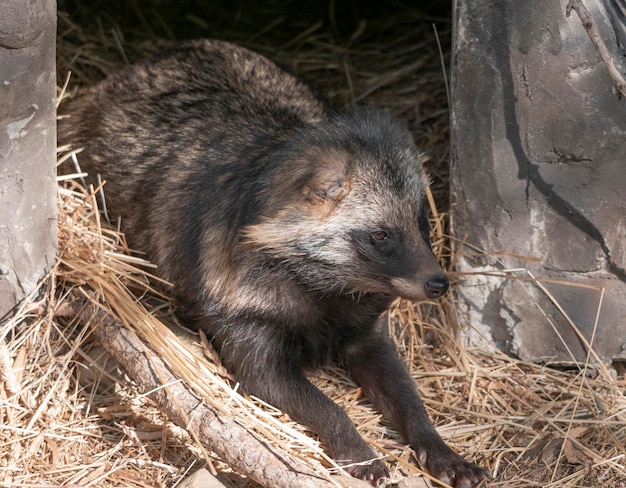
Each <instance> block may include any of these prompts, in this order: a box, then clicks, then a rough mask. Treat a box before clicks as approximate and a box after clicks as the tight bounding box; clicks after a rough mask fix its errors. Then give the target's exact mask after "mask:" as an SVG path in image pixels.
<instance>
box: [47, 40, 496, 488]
mask: <svg viewBox="0 0 626 488" xmlns="http://www.w3.org/2000/svg"><path fill="white" fill-rule="evenodd" d="M64 113H65V114H66V115H67V117H65V118H62V120H61V121H60V123H59V138H60V142H61V143H62V144H67V143H71V144H72V145H73V146H74V147H84V148H85V149H84V151H83V152H82V153H81V154H80V162H81V165H82V167H83V169H84V170H85V171H87V172H88V173H89V174H90V175H96V174H100V175H101V176H102V178H103V179H104V180H106V186H105V188H106V195H107V200H106V201H107V205H108V210H109V215H110V216H111V217H112V218H117V217H121V222H122V225H123V229H124V231H125V232H126V234H127V236H128V240H129V243H130V244H131V246H132V247H133V248H135V249H139V250H142V251H145V252H146V253H147V255H148V257H149V258H150V259H151V260H152V261H153V262H155V263H156V264H157V265H158V273H159V274H160V276H161V277H163V278H164V279H166V280H168V281H170V282H171V283H173V284H174V290H175V293H176V295H177V297H178V299H179V301H180V304H181V309H182V310H184V313H185V315H186V317H187V319H189V323H193V325H194V326H195V327H199V328H201V329H203V330H204V331H206V333H207V334H208V335H209V336H210V337H211V339H212V341H213V343H214V344H215V346H216V348H217V350H218V351H219V352H220V355H221V358H222V361H223V363H224V365H225V366H226V367H227V368H228V369H229V370H230V371H231V372H232V373H233V374H234V375H235V377H236V378H237V380H238V381H239V382H240V383H241V385H242V386H243V388H244V389H245V391H246V392H248V393H250V394H254V395H255V396H257V397H259V398H261V399H263V400H265V401H267V402H268V403H270V404H272V405H275V406H276V407H279V408H280V409H282V410H283V411H285V412H286V413H288V414H289V415H290V416H291V417H292V418H293V419H295V420H297V421H299V422H301V423H302V424H305V425H307V426H309V427H310V428H312V429H313V430H314V431H315V432H317V433H318V434H319V436H320V438H321V439H322V441H323V442H324V444H325V445H326V446H327V448H328V449H329V451H330V452H331V453H332V455H333V456H334V457H335V458H336V459H337V460H338V461H339V462H341V463H343V464H345V465H346V466H347V467H346V469H347V470H348V471H349V472H350V473H351V474H352V475H353V476H356V477H359V478H364V479H367V480H370V481H372V482H374V483H376V482H377V481H378V480H381V478H385V477H387V476H388V471H387V468H386V467H385V465H384V463H383V462H382V461H381V460H377V459H375V458H376V453H375V452H373V450H372V449H371V448H370V447H368V445H367V444H366V443H365V441H364V440H363V439H362V438H361V437H360V435H359V434H358V433H357V431H356V429H355V428H354V426H353V424H352V423H351V421H350V420H349V418H348V416H347V415H346V413H345V412H344V411H343V410H342V409H341V408H340V407H339V406H337V405H336V404H335V403H333V402H332V401H331V400H330V399H328V398H327V397H326V396H325V395H323V394H322V393H321V392H320V391H319V390H318V389H317V388H315V387H314V386H313V385H312V384H311V383H310V382H309V381H308V380H307V379H306V377H305V375H304V374H303V371H305V370H307V369H310V368H315V367H318V366H321V365H323V364H326V363H328V362H329V361H334V362H336V363H339V364H341V365H343V366H344V367H345V368H346V370H347V371H348V372H349V374H350V375H351V377H352V378H353V379H354V381H355V382H356V383H358V384H359V385H360V386H361V387H362V389H363V391H364V392H365V393H366V394H367V396H368V397H369V398H371V399H372V401H373V402H374V403H375V404H376V405H377V407H378V408H379V409H380V411H381V412H382V413H383V414H384V415H385V416H386V417H387V418H388V419H389V420H390V421H391V422H392V423H393V425H394V426H395V427H396V428H397V429H398V430H399V431H400V432H401V433H402V435H403V436H404V438H405V439H406V441H407V442H408V443H409V444H410V446H411V447H412V448H413V449H414V450H415V453H416V456H417V459H418V460H419V463H420V465H421V466H422V467H423V468H424V469H426V470H428V471H429V472H430V473H431V474H432V475H433V476H435V477H437V478H438V479H439V480H442V481H444V482H446V483H448V484H450V485H453V486H457V487H472V486H475V485H476V484H477V483H479V482H480V481H481V480H482V479H483V478H484V476H485V472H484V471H483V470H482V469H480V468H478V467H476V466H474V465H472V464H470V463H468V462H466V461H464V460H463V459H462V458H461V457H460V456H458V455H457V454H456V453H454V452H453V451H452V450H451V449H450V448H449V447H447V446H446V444H445V443H444V442H443V441H442V439H441V438H440V437H439V435H438V434H437V432H436V430H435V429H434V427H433V425H432V423H431V422H430V420H429V418H428V416H427V414H426V411H425V409H424V406H423V404H422V402H421V400H420V397H419V394H418V391H417V388H416V386H415V383H414V382H413V380H412V379H411V376H410V375H409V373H408V372H407V370H406V368H405V366H404V364H403V363H402V362H401V360H400V358H399V357H398V355H397V353H396V351H395V349H394V345H393V343H392V341H391V340H390V338H389V337H388V333H387V328H386V325H385V321H384V320H380V319H379V316H380V315H381V313H382V312H383V311H385V309H386V308H387V307H388V306H389V304H390V303H391V301H392V300H393V299H394V297H397V296H400V297H404V298H407V299H413V300H420V299H426V298H428V299H433V298H437V297H440V296H441V295H443V294H444V293H445V292H446V290H447V288H448V280H447V278H446V276H445V274H444V273H443V272H442V270H441V268H440V267H439V265H438V264H437V262H436V260H435V257H434V256H433V254H432V251H431V249H430V243H429V238H428V224H427V215H426V210H425V208H424V203H423V200H424V195H425V191H426V186H427V178H426V177H425V175H424V173H423V171H422V169H421V165H420V160H421V159H422V156H421V154H420V152H419V151H418V150H417V149H416V148H415V147H414V145H413V143H412V140H411V136H410V134H409V132H408V130H407V128H406V127H405V126H404V125H403V124H402V123H400V122H398V121H397V120H395V119H393V118H392V117H391V116H390V115H389V114H388V113H387V112H385V111H375V110H357V111H353V112H350V113H348V114H338V113H335V112H333V111H332V110H330V109H329V108H328V107H327V106H326V104H325V103H324V102H322V101H321V100H320V99H319V98H318V97H317V96H315V95H314V94H313V92H312V91H311V89H310V88H309V87H308V86H307V85H306V84H304V83H303V82H302V81H300V80H299V79H297V78H296V77H294V76H292V75H290V74H288V73H286V72H285V71H283V70H281V69H280V68H278V67H277V66H276V65H274V64H273V63H272V62H271V61H269V60H268V59H266V58H264V57H262V56H260V55H259V54H256V53H253V52H251V51H248V50H246V49H243V48H241V47H237V46H234V45H231V44H228V43H225V42H219V41H195V42H190V43H186V44H183V45H181V46H179V47H177V48H174V49H172V50H170V51H167V52H166V53H163V54H162V55H160V56H157V57H156V58H153V59H151V60H149V61H147V62H144V63H141V64H137V65H134V66H131V67H129V68H127V69H125V70H123V71H122V72H121V73H119V74H117V75H116V76H112V77H110V78H109V79H107V80H105V81H104V82H102V83H100V84H98V85H96V86H95V87H93V88H92V89H91V90H90V91H88V92H87V93H85V94H84V95H83V96H81V97H78V98H76V99H75V100H73V101H70V102H69V104H67V105H66V108H65V110H64ZM381 481H383V480H381Z"/></svg>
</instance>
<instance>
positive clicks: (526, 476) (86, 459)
mask: <svg viewBox="0 0 626 488" xmlns="http://www.w3.org/2000/svg"><path fill="white" fill-rule="evenodd" d="M87 3H88V4H87ZM338 3H339V2H338ZM333 5H335V4H334V3H333V2H330V7H329V4H327V3H325V2H319V3H313V2H311V8H310V11H308V13H307V14H306V15H305V14H303V9H302V7H301V6H300V3H299V2H293V3H283V4H280V3H278V2H272V1H268V2H260V3H253V2H233V3H232V5H231V6H230V7H218V6H217V2H215V5H214V2H204V3H202V4H201V5H197V4H195V3H193V2H191V1H178V2H173V1H169V2H167V1H161V2H157V1H154V2H115V1H112V2H107V5H106V6H105V5H104V3H102V4H101V3H100V2H85V4H83V3H82V2H81V1H80V0H74V1H67V2H60V5H59V7H60V12H59V45H58V58H59V60H58V67H59V82H60V84H61V85H64V83H63V82H64V80H65V76H66V74H67V73H68V72H69V71H71V72H72V78H71V80H70V82H69V85H68V89H67V92H66V95H67V93H68V92H71V91H73V90H74V89H76V88H77V87H79V86H83V85H89V84H92V83H94V82H96V81H97V80H98V79H101V78H102V77H104V76H106V74H108V73H111V72H114V71H116V70H117V69H119V68H120V67H122V66H123V65H124V64H126V63H128V62H132V61H134V60H136V59H140V58H142V57H144V56H146V55H148V54H150V53H152V52H155V51H157V50H159V49H160V48H162V47H164V46H167V45H168V44H171V42H173V41H174V40H176V39H182V38H189V37H200V36H202V37H219V38H223V39H229V40H233V41H235V42H239V43H241V44H244V45H247V46H249V47H252V48H254V49H256V50H259V51H261V52H263V53H264V54H267V55H268V56H270V57H271V58H273V59H275V60H277V61H279V62H280V63H282V64H284V65H286V66H288V67H290V68H291V69H293V70H294V71H296V72H298V73H300V74H301V75H302V76H304V77H306V78H308V79H310V80H312V81H314V82H315V83H316V84H317V85H318V86H320V88H321V89H322V90H323V91H325V92H327V93H328V94H329V97H330V98H331V100H332V101H333V102H334V103H336V104H337V105H339V106H347V105H350V104H353V103H373V104H378V105H384V106H388V107H390V108H391V109H392V110H393V111H394V112H395V113H397V114H398V115H400V116H401V117H404V118H405V119H406V120H408V121H409V123H410V126H411V128H412V130H413V133H414V134H415V138H416V141H417V142H418V144H419V145H420V146H421V147H422V148H424V149H425V150H426V151H427V152H429V154H430V156H431V160H430V162H429V163H428V166H429V171H430V172H431V173H432V174H433V175H434V184H433V195H434V198H433V202H432V208H433V211H434V216H433V220H432V224H433V236H434V240H435V249H436V251H437V253H438V254H439V256H440V257H441V259H442V262H444V263H447V264H449V263H450V262H452V261H453V256H450V251H449V249H450V240H451V238H450V237H449V236H448V235H447V233H446V232H447V215H446V212H447V208H448V203H447V202H448V195H447V147H448V141H447V138H448V135H447V124H448V113H447V109H446V107H447V100H446V90H445V82H444V77H443V75H442V70H441V59H442V57H441V55H440V49H439V46H438V43H437V39H436V35H435V31H434V30H433V24H434V25H436V27H437V31H438V33H439V37H440V39H441V44H442V52H443V59H444V61H445V62H447V56H448V50H449V37H450V20H449V16H448V12H447V9H442V8H430V9H428V8H425V9H423V10H420V9H417V8H415V7H410V6H407V5H408V2H407V5H403V4H402V3H398V2H393V3H392V2H389V3H380V4H379V6H378V7H376V8H372V9H369V8H365V9H361V10H358V11H357V9H356V7H354V6H353V5H352V6H351V7H349V8H348V7H345V8H346V10H345V11H344V10H342V9H341V8H340V7H339V6H335V8H334V9H333V8H332V6H333ZM346 5H348V3H347V2H346ZM350 5H351V4H350ZM342 8H343V7H342ZM60 92H62V90H60ZM62 96H65V95H60V98H61V97H62ZM74 158H75V159H76V160H78V161H80V153H78V154H76V155H72V154H70V153H68V152H67V151H66V150H65V149H64V148H59V161H60V162H63V161H67V162H66V163H64V164H68V162H71V161H72V160H73V159H74ZM151 271H152V268H150V266H149V264H148V263H145V262H143V260H142V259H141V258H139V257H137V256H136V255H135V256H129V255H128V250H127V248H126V245H125V242H124V239H123V236H122V235H120V234H119V233H117V232H116V231H115V230H114V229H113V230H111V229H107V228H106V227H103V226H102V225H101V223H100V221H99V218H98V211H97V207H96V206H95V203H94V198H93V193H92V190H89V189H86V188H84V187H82V185H81V181H80V178H79V177H70V178H67V179H66V178H63V179H62V181H60V182H59V261H58V263H57V265H56V266H55V267H54V269H53V270H52V271H51V273H50V275H49V276H48V277H47V279H46V280H45V282H44V283H43V284H42V288H41V290H40V294H39V295H37V296H33V298H32V300H29V301H28V302H27V303H25V304H24V306H23V307H22V309H21V310H20V312H19V313H18V314H17V316H16V317H15V318H14V319H13V321H11V322H10V323H8V324H4V326H3V327H2V328H1V329H0V331H1V332H0V333H1V334H2V337H1V339H2V340H1V341H0V375H1V376H0V378H1V382H0V446H2V448H1V449H0V486H7V487H9V486H11V487H17V486H24V487H26V486H29V487H52V486H98V487H104V488H109V487H173V486H175V485H176V484H177V483H179V482H180V481H181V480H182V479H183V478H184V477H185V475H186V474H187V473H189V472H192V471H194V470H196V469H198V468H200V467H209V469H211V470H213V471H215V472H219V473H221V474H222V475H223V476H225V478H226V479H227V480H228V483H231V484H232V485H233V486H257V485H256V484H255V483H254V482H253V481H251V480H248V479H246V478H244V477H242V476H241V475H240V474H239V473H236V472H234V471H233V470H232V469H230V468H229V467H228V466H226V465H224V464H223V463H221V462H220V461H219V459H216V457H215V456H214V455H213V453H211V452H207V451H206V449H205V448H204V447H203V446H202V445H201V444H200V443H199V442H198V441H197V439H195V438H193V437H192V436H190V435H189V434H188V433H187V432H186V431H185V430H184V429H182V428H180V427H177V426H176V425H174V424H173V423H172V422H171V421H169V420H168V418H166V416H165V415H164V414H163V413H162V412H161V411H160V410H159V409H158V408H156V406H155V404H154V403H153V402H152V400H150V398H149V397H147V396H146V395H145V393H146V392H142V391H139V390H138V388H137V386H136V385H135V384H133V382H132V381H129V379H128V378H127V377H126V376H125V374H124V372H123V371H122V370H120V369H119V368H118V367H117V366H116V365H115V363H114V362H112V360H111V358H110V357H109V356H108V355H107V354H106V353H105V352H104V351H103V349H102V348H101V347H100V346H99V345H98V343H97V342H96V341H94V340H93V337H92V334H93V329H92V328H91V327H90V324H86V323H83V322H81V321H76V320H72V314H71V313H68V312H67V311H68V309H70V308H71V304H72V302H73V301H75V300H76V297H80V296H84V295H85V294H87V293H90V292H91V293H95V295H92V296H95V298H96V299H98V300H100V301H101V302H103V303H105V304H106V306H107V308H108V309H110V310H111V311H112V312H113V313H114V314H115V315H116V316H118V317H120V318H122V319H123V321H125V322H128V323H129V324H131V325H132V326H133V328H134V329H135V330H136V332H137V333H138V334H140V335H141V336H142V337H144V338H145V339H146V342H147V343H149V344H150V346H151V347H153V348H154V349H155V350H158V351H163V354H164V355H166V357H167V359H168V361H169V363H170V365H171V366H172V369H174V370H175V371H177V373H178V374H179V375H180V376H181V377H182V378H183V379H184V380H185V382H186V383H188V384H189V385H191V387H192V388H194V389H195V390H196V391H197V392H199V393H200V394H202V395H203V396H205V398H206V399H207V402H208V403H210V404H211V405H213V406H214V407H215V408H217V409H218V410H219V411H220V412H222V413H223V414H225V415H229V416H231V417H233V418H236V419H238V421H239V422H240V423H241V424H242V425H245V426H246V427H247V428H248V429H250V431H252V432H254V433H255V434H256V435H257V436H259V437H260V438H262V439H264V440H266V442H268V443H271V444H273V445H276V446H277V447H278V448H280V449H284V450H285V451H287V452H289V453H290V454H291V455H292V456H295V457H296V458H298V459H300V460H301V461H303V462H305V463H306V464H307V465H309V466H310V467H311V468H312V469H314V470H316V471H319V472H320V473H325V472H329V471H332V470H333V469H334V467H333V465H332V462H331V461H330V460H329V459H328V458H327V457H326V456H325V455H324V453H323V451H322V450H321V449H320V446H319V444H318V442H317V441H316V439H315V438H314V437H313V436H311V435H309V434H308V433H307V432H306V431H305V430H304V429H303V428H301V427H300V426H298V425H295V424H294V423H293V422H291V421H290V420H289V419H287V418H285V417H284V416H283V415H282V414H281V413H280V412H277V411H275V410H274V409H272V408H270V407H268V406H266V405H262V404H260V403H259V402H255V401H253V400H250V399H246V398H242V397H240V396H238V395H236V394H235V393H234V392H233V390H232V387H233V386H234V385H233V383H232V382H231V380H230V378H229V377H228V374H227V373H226V372H225V371H223V369H222V368H221V367H220V366H219V363H218V362H217V361H216V358H215V355H214V354H213V353H212V351H211V349H210V346H209V345H208V344H206V343H204V342H203V340H202V337H200V336H196V337H193V338H192V341H193V342H195V343H197V344H200V345H201V346H202V347H200V348H195V349H194V351H195V352H192V353H189V354H187V353H186V352H184V351H185V350H186V349H181V348H187V346H185V345H184V344H186V343H183V344H182V345H180V344H178V340H177V339H176V338H174V337H173V336H170V335H168V330H169V329H167V328H165V326H164V325H163V324H167V325H172V324H176V318H175V316H174V314H173V313H172V308H173V305H172V304H171V303H170V301H169V300H168V298H167V296H163V295H161V294H160V293H158V292H156V291H155V290H154V289H152V288H151V284H152V283H153V281H150V280H149V279H148V276H149V275H150V272H151ZM452 296H453V295H452V294H449V295H448V297H447V298H445V299H444V300H442V301H439V302H436V303H435V302H433V303H423V304H418V305H414V304H411V303H408V302H403V301H401V302H398V303H397V304H396V305H395V306H394V308H393V309H392V310H391V312H390V314H389V324H390V331H391V333H392V335H393V337H394V339H395V341H396V343H397V345H398V350H399V351H400V353H401V354H402V355H403V357H404V358H405V360H406V362H407V364H408V366H409V368H410V370H411V372H412V374H413V375H414V377H415V380H416V381H417V383H418V384H419V386H420V389H421V392H422V395H423V398H424V401H425V403H426V405H427V408H428V410H429V412H430V415H431V417H432V418H433V420H434V421H435V423H436V425H437V427H438V429H439V431H440V433H441V434H442V436H443V437H444V438H446V439H447V440H448V442H449V443H450V444H451V445H452V446H453V447H454V448H455V449H457V450H458V451H459V452H461V453H463V455H464V456H466V457H467V458H468V459H471V460H473V461H474V462H475V463H477V464H479V465H481V466H483V467H486V468H487V469H489V470H490V471H491V472H492V473H493V474H494V479H493V480H492V481H489V482H487V483H486V486H492V487H497V486H507V487H528V486H550V487H566V486H567V487H600V486H602V487H613V486H614V487H621V486H626V470H625V468H624V465H625V460H624V455H625V454H626V451H625V448H624V446H625V443H626V418H625V409H626V400H625V398H624V393H623V392H624V387H625V386H626V382H625V381H624V378H623V377H622V376H619V377H618V376H617V375H615V374H612V373H610V372H608V371H606V370H604V369H603V368H601V367H600V368H598V367H594V368H587V367H585V365H581V368H580V369H575V370H570V371H558V370H554V369H548V368H545V367H541V366H538V365H533V364H524V363H521V362H519V361H516V360H513V359H511V358H508V357H505V356H502V355H498V354H490V353H485V352H481V351H479V350H473V349H472V350H470V349H467V348H464V347H462V346H460V345H459V344H458V342H457V341H456V340H455V332H456V331H457V330H458V328H459V327H471V324H467V323H464V322H463V319H462V318H461V317H460V316H459V314H458V313H457V309H456V306H455V303H454V301H453V298H452ZM165 349H169V352H168V351H165ZM198 351H199V352H198ZM167 354H170V355H169V356H167ZM314 379H315V382H316V384H318V385H319V386H320V388H322V389H323V390H324V391H325V392H326V393H327V394H328V395H329V396H331V397H332V398H333V399H334V400H335V401H336V402H338V403H339V404H341V405H342V406H343V407H344V408H345V409H346V410H347V411H348V412H349V413H350V415H351V417H352V418H353V419H354V421H355V423H356V424H357V425H358V428H359V430H360V431H361V433H362V434H363V435H364V436H365V437H366V438H367V439H368V440H369V441H370V442H371V444H372V445H373V446H375V447H376V449H378V450H379V451H380V452H381V454H383V455H384V456H385V457H386V460H387V462H388V464H389V466H390V467H391V470H392V473H393V481H394V482H397V481H399V480H401V479H402V478H405V477H408V476H417V475H419V474H420V471H419V469H418V467H417V465H416V463H415V461H414V459H413V458H412V457H411V452H410V450H409V449H407V448H406V447H404V445H403V443H402V441H401V439H400V438H399V436H398V435H397V433H395V432H394V431H393V430H391V429H390V427H389V426H388V425H387V424H386V423H385V422H384V420H383V419H381V418H380V416H379V415H378V413H377V412H376V411H375V410H373V409H372V408H371V407H370V406H369V405H368V404H367V402H366V401H365V400H364V399H363V398H362V396H361V395H360V392H359V390H358V389H357V388H356V387H355V386H354V384H352V383H351V381H350V380H349V379H348V378H347V377H346V376H345V374H344V373H343V372H342V371H340V370H332V369H329V370H326V371H323V372H321V373H320V374H318V375H317V376H316V377H315V378H314Z"/></svg>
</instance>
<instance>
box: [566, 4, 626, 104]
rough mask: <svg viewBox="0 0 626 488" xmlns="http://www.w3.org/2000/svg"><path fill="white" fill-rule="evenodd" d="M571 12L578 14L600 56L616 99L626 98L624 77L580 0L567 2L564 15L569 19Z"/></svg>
mask: <svg viewBox="0 0 626 488" xmlns="http://www.w3.org/2000/svg"><path fill="white" fill-rule="evenodd" d="M572 10H575V11H576V13H577V14H578V17H579V18H580V21H581V22H582V24H583V27H584V28H585V30H586V31H587V34H589V38H590V39H591V42H592V43H593V45H594V46H595V48H596V51H598V54H599V55H600V59H602V62H603V63H604V64H605V65H606V67H607V68H608V70H609V75H610V76H611V79H612V80H613V83H615V88H617V92H618V98H621V97H623V96H624V97H626V80H624V76H623V75H622V73H621V71H620V70H619V68H618V67H617V63H616V62H615V60H614V59H613V56H611V53H610V52H609V50H608V48H607V47H606V44H605V43H604V41H603V40H602V37H600V33H599V32H598V28H597V27H596V25H595V24H594V22H593V19H592V17H591V14H590V13H589V10H587V8H586V7H585V5H584V4H583V3H582V0H569V2H568V3H567V7H566V8H565V14H566V15H567V16H568V17H569V16H570V14H571V12H572Z"/></svg>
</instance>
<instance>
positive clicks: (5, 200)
mask: <svg viewBox="0 0 626 488" xmlns="http://www.w3.org/2000/svg"><path fill="white" fill-rule="evenodd" d="M0 10H1V11H2V13H1V14H0V67H1V69H0V107H2V108H1V109H0V320H1V319H2V318H3V317H6V316H7V315H8V314H9V313H10V312H11V310H12V309H14V307H15V306H16V305H17V304H18V303H19V302H20V301H21V300H22V299H23V298H24V297H25V296H27V295H28V294H29V293H31V292H32V291H33V290H34V289H35V288H36V286H37V283H38V281H39V280H40V279H41V278H42V277H43V276H44V275H45V272H46V271H47V269H48V268H49V267H50V266H51V265H52V263H53V262H54V258H55V254H56V232H57V220H56V188H57V187H56V179H55V162H56V157H55V156H56V153H55V150H56V127H55V125H56V122H55V105H54V102H55V89H56V75H55V55H56V51H55V42H56V2H54V0H3V1H2V7H1V8H0Z"/></svg>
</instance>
